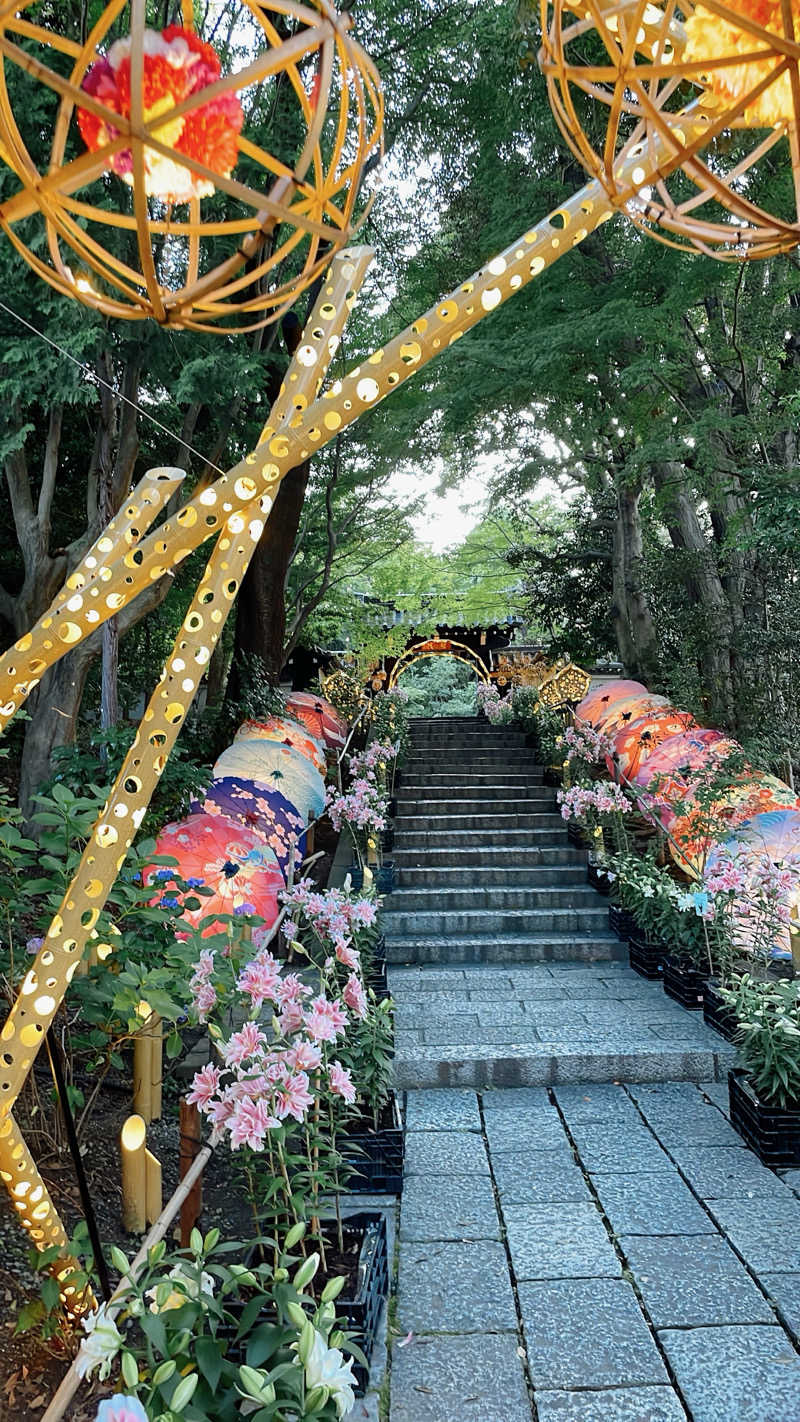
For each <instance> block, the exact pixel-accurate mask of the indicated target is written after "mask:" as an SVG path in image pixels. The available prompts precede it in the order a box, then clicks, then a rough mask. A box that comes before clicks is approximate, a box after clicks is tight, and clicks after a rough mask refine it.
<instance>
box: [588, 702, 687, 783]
mask: <svg viewBox="0 0 800 1422" xmlns="http://www.w3.org/2000/svg"><path fill="white" fill-rule="evenodd" d="M696 724H697V723H696V721H695V719H694V716H692V714H691V712H689V711H673V710H672V708H671V707H667V709H666V710H661V709H657V710H655V711H648V712H646V713H645V715H644V716H639V717H638V718H637V719H636V720H635V721H629V722H628V724H627V725H626V726H623V727H621V729H620V730H618V731H615V733H614V735H613V736H612V741H611V744H612V747H613V752H612V754H611V755H607V756H606V765H607V767H608V773H609V775H610V776H611V778H612V780H619V781H621V780H622V778H623V776H624V777H625V779H627V780H633V778H634V776H635V775H636V774H637V773H638V771H639V769H640V767H641V766H642V765H643V764H646V762H647V761H648V760H649V758H650V756H651V755H652V754H653V752H654V751H655V750H657V748H658V747H659V746H660V745H661V744H662V742H664V741H666V740H668V739H670V738H672V737H674V736H677V735H680V733H681V732H683V731H688V730H689V729H690V728H691V727H693V726H696Z"/></svg>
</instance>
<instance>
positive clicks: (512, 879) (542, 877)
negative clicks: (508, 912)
mask: <svg viewBox="0 0 800 1422" xmlns="http://www.w3.org/2000/svg"><path fill="white" fill-rule="evenodd" d="M477 862H478V863H480V865H481V867H482V868H484V869H485V878H486V882H487V884H491V886H492V888H493V889H494V888H495V887H497V886H503V885H509V884H519V885H520V887H521V888H524V889H528V888H533V887H535V886H537V885H542V887H543V888H548V889H553V888H558V887H560V886H561V885H563V884H576V885H581V886H583V885H585V884H586V867H585V865H583V864H580V863H577V864H543V865H534V864H531V865H523V866H519V865H517V866H515V867H514V868H508V867H504V866H503V864H502V862H498V863H495V864H487V863H486V860H485V858H481V859H479V860H478V861H477ZM395 877H396V879H397V881H398V883H399V884H400V886H401V888H403V889H408V888H420V889H429V890H440V889H448V888H460V889H462V891H463V890H468V889H472V888H474V886H475V883H476V877H477V876H476V874H475V869H474V867H471V868H470V867H463V866H461V865H460V864H450V865H440V866H439V867H438V868H431V867H430V866H429V865H428V864H427V860H423V861H422V864H421V865H418V866H414V865H408V864H406V863H405V862H404V863H403V866H402V867H400V865H398V864H397V857H396V856H395ZM483 878H484V875H481V880H482V879H483Z"/></svg>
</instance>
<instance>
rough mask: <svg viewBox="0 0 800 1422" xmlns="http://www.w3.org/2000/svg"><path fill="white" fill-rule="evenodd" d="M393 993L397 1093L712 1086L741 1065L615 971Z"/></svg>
mask: <svg viewBox="0 0 800 1422" xmlns="http://www.w3.org/2000/svg"><path fill="white" fill-rule="evenodd" d="M389 987H390V990H391V992H392V995H393V997H394V999H395V1003H396V1022H397V1032H396V1056H395V1076H396V1082H397V1085H398V1086H404V1087H405V1088H406V1089H407V1090H414V1089H415V1088H418V1087H439V1086H467V1087H477V1088H479V1089H480V1088H484V1087H492V1086H494V1087H504V1086H552V1085H566V1084H568V1083H574V1084H576V1085H581V1086H583V1085H590V1084H594V1083H600V1082H618V1081H629V1082H665V1081H695V1082H711V1081H720V1080H722V1079H723V1078H724V1075H725V1073H726V1071H727V1068H728V1065H729V1064H730V1061H731V1060H732V1058H733V1055H734V1053H733V1049H732V1048H731V1047H730V1045H729V1044H728V1043H726V1042H723V1041H722V1040H721V1039H720V1038H719V1037H718V1036H717V1035H716V1033H714V1032H712V1031H711V1030H710V1029H709V1028H708V1027H706V1025H705V1023H704V1022H703V1021H702V1020H698V1016H697V1014H692V1013H688V1012H685V1011H684V1010H683V1009H682V1008H681V1007H679V1006H678V1004H677V1003H674V1002H671V1001H670V999H669V998H668V997H666V995H665V994H664V993H663V992H661V991H660V990H659V989H658V988H657V987H656V986H655V985H653V984H650V983H646V982H644V980H643V979H642V978H637V976H636V974H635V973H633V972H631V970H630V969H629V968H628V967H627V966H625V965H624V964H622V963H617V962H613V963H612V962H596V963H589V962H586V961H584V960H581V961H578V960H576V959H571V960H565V961H563V962H558V961H555V960H551V961H550V962H549V963H541V964H532V965H518V966H515V965H514V964H513V962H508V963H496V964H495V963H464V964H462V965H461V966H454V967H452V968H442V967H439V966H435V965H430V966H428V965H422V966H418V967H410V968H398V967H392V968H391V969H390V972H389ZM486 1105H487V1110H488V1108H489V1106H490V1105H491V1100H489V1102H487V1103H486ZM495 1119H497V1118H495ZM505 1148H507V1149H510V1146H506V1147H505ZM618 1168H619V1167H618ZM652 1168H653V1169H658V1168H659V1161H658V1156H657V1155H654V1164H653V1167H652ZM630 1178H631V1180H633V1179H634V1177H633V1176H631V1177H630Z"/></svg>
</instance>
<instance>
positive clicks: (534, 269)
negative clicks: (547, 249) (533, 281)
mask: <svg viewBox="0 0 800 1422" xmlns="http://www.w3.org/2000/svg"><path fill="white" fill-rule="evenodd" d="M544 266H545V263H544V257H534V258H533V261H532V262H531V265H530V274H531V276H538V275H539V273H540V272H543V271H544Z"/></svg>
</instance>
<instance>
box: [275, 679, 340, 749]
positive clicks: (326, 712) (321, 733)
mask: <svg viewBox="0 0 800 1422" xmlns="http://www.w3.org/2000/svg"><path fill="white" fill-rule="evenodd" d="M286 710H287V711H288V712H289V715H290V716H295V717H296V718H297V720H298V721H302V722H303V725H304V726H307V727H308V729H309V731H310V732H311V734H312V736H315V737H316V739H317V740H318V741H322V744H323V745H324V746H327V747H328V749H329V750H341V749H342V747H343V746H344V744H345V742H346V740H347V722H346V721H345V720H343V719H342V717H341V716H340V715H339V712H338V711H337V710H336V707H335V706H331V703H330V701H326V700H325V697H324V696H314V694H313V693H312V692H310V691H293V692H292V694H291V696H290V697H289V698H288V700H287V702H286Z"/></svg>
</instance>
